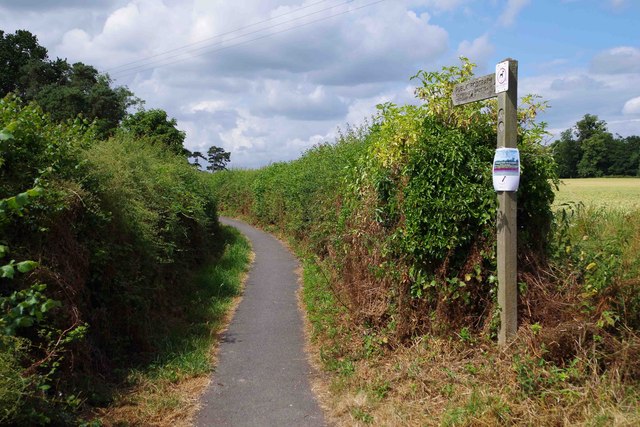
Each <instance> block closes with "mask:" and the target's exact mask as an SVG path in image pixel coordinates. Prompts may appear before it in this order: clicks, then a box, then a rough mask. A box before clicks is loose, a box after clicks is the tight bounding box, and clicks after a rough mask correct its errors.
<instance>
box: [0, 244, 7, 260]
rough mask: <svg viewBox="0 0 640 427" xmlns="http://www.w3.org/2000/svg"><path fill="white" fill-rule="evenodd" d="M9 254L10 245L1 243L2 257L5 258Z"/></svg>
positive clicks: (0, 251) (0, 253)
mask: <svg viewBox="0 0 640 427" xmlns="http://www.w3.org/2000/svg"><path fill="white" fill-rule="evenodd" d="M7 254H9V246H5V245H0V258H4V257H6V256H7Z"/></svg>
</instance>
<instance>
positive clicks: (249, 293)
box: [196, 218, 325, 427]
mask: <svg viewBox="0 0 640 427" xmlns="http://www.w3.org/2000/svg"><path fill="white" fill-rule="evenodd" d="M220 221H221V222H222V223H224V224H227V225H231V226H233V227H235V228H237V229H238V230H240V231H241V232H242V233H243V234H244V235H245V236H247V238H248V239H249V240H250V241H251V244H252V246H253V251H254V252H255V261H254V264H253V266H252V269H251V271H250V272H249V277H248V279H247V283H246V287H245V291H244V295H243V299H242V301H241V302H240V305H239V306H238V309H237V311H236V313H235V316H234V318H233V320H232V321H231V324H230V325H229V329H228V330H227V332H225V333H224V334H223V336H222V342H221V343H220V350H219V355H218V365H217V367H216V370H215V372H214V373H213V379H212V383H211V385H210V386H209V388H208V389H207V391H206V392H205V394H204V396H203V398H202V409H201V410H200V412H199V413H198V416H197V419H196V425H197V426H202V427H204V426H261V427H262V426H323V425H325V424H324V419H323V416H322V412H321V410H320V407H319V406H318V404H317V402H316V399H315V397H314V395H313V393H312V392H311V388H310V384H309V375H310V373H311V368H310V366H309V364H308V362H307V358H306V355H305V353H304V336H303V327H302V318H301V314H300V312H299V309H298V303H297V299H296V290H297V288H298V282H297V276H296V274H295V270H296V268H297V267H298V263H297V261H296V259H295V258H294V257H293V256H292V255H291V254H290V253H289V251H288V250H287V249H286V248H285V247H283V246H282V244H281V243H280V242H279V241H278V240H276V239H275V238H274V237H272V236H271V235H269V234H267V233H264V232H262V231H260V230H257V229H256V228H254V227H251V226H249V225H247V224H245V223H243V222H240V221H236V220H231V219H227V218H221V219H220Z"/></svg>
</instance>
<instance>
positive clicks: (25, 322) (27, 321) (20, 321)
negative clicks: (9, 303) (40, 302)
mask: <svg viewBox="0 0 640 427" xmlns="http://www.w3.org/2000/svg"><path fill="white" fill-rule="evenodd" d="M15 324H16V326H17V327H19V328H28V327H29V326H33V318H32V317H28V316H24V317H18V318H17V319H16V320H15Z"/></svg>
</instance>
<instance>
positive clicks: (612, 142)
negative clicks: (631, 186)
mask: <svg viewBox="0 0 640 427" xmlns="http://www.w3.org/2000/svg"><path fill="white" fill-rule="evenodd" d="M551 150H552V153H553V157H554V158H555V161H556V165H557V168H558V175H559V177H560V178H593V177H602V176H640V168H639V166H640V136H637V135H633V136H628V137H626V138H623V137H621V136H620V135H617V136H613V134H612V133H611V132H609V131H608V130H607V123H606V122H605V121H604V120H599V119H598V116H595V115H592V114H585V116H584V117H583V118H582V119H581V120H579V121H578V122H577V123H576V124H575V126H573V127H572V128H570V129H567V130H565V131H564V132H562V134H561V135H560V139H558V140H557V141H555V142H554V143H553V144H551Z"/></svg>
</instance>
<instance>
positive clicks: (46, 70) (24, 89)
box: [0, 30, 140, 137]
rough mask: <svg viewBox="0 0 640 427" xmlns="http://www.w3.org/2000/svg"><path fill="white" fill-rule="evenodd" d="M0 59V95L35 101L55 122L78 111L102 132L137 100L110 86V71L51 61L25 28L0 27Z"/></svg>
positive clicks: (108, 131) (111, 127)
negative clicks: (12, 30) (5, 29)
mask: <svg viewBox="0 0 640 427" xmlns="http://www.w3.org/2000/svg"><path fill="white" fill-rule="evenodd" d="M0 63H2V64H3V73H2V76H0V97H4V96H5V95H7V94H9V93H14V94H16V95H18V96H20V97H21V98H22V99H23V100H25V101H37V102H38V104H39V105H40V106H41V107H42V108H43V110H44V111H46V112H47V113H49V114H50V115H51V117H52V118H53V119H54V120H55V121H57V122H64V121H67V120H74V119H76V118H77V117H79V116H82V117H83V118H85V119H87V120H88V121H90V122H94V123H95V130H96V132H97V133H98V135H100V136H101V137H107V136H108V135H110V134H111V133H112V132H113V131H114V129H115V128H116V127H117V126H118V123H119V122H120V120H122V118H123V117H125V115H126V112H127V108H129V107H130V106H132V105H135V104H138V103H139V102H140V101H139V100H138V99H136V98H134V96H133V93H132V92H131V91H129V90H128V89H127V88H126V87H123V86H117V87H111V85H112V83H113V82H112V81H111V79H110V78H109V76H108V75H105V74H100V73H99V72H98V70H96V69H95V68H94V67H92V66H90V65H85V64H83V63H81V62H77V63H75V64H69V63H68V62H67V61H66V60H63V59H57V60H55V61H51V60H49V59H48V56H47V49H46V48H44V47H42V46H40V45H39V44H38V40H37V38H36V37H35V36H34V35H33V34H31V33H30V32H28V31H25V30H18V31H16V33H15V34H6V35H5V33H4V32H3V31H0ZM4 70H6V72H5V71H4Z"/></svg>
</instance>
